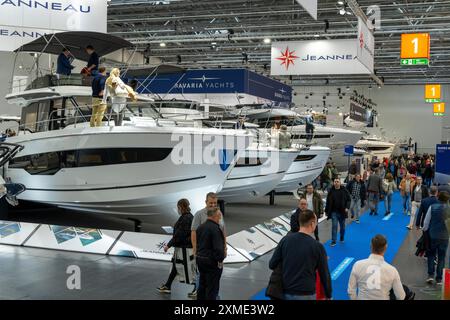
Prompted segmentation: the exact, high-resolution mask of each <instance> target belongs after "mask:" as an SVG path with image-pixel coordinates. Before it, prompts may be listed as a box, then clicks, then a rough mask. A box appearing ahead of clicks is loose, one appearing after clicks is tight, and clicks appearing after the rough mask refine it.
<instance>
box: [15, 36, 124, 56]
mask: <svg viewBox="0 0 450 320" xmlns="http://www.w3.org/2000/svg"><path fill="white" fill-rule="evenodd" d="M87 45H92V46H93V47H94V48H95V52H97V54H98V55H99V56H104V55H107V54H109V53H111V52H114V51H117V50H119V49H123V48H129V47H132V46H133V44H132V43H131V42H129V41H127V40H125V39H122V38H119V37H116V36H113V35H110V34H107V33H101V32H87V31H68V32H59V33H52V34H46V35H43V36H42V37H40V38H38V39H36V40H34V41H32V42H29V43H27V44H24V45H23V46H21V47H20V48H18V49H16V50H14V51H15V52H20V51H25V52H42V53H50V54H55V55H58V54H60V53H61V52H62V49H63V48H64V47H65V48H67V49H68V50H69V51H70V52H71V54H72V55H73V56H74V57H75V58H77V59H79V60H83V61H88V60H89V55H88V54H87V53H86V51H85V48H86V46H87Z"/></svg>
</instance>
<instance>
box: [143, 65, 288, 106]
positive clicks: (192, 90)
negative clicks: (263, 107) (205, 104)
mask: <svg viewBox="0 0 450 320" xmlns="http://www.w3.org/2000/svg"><path fill="white" fill-rule="evenodd" d="M138 80H139V82H140V85H139V86H138V88H137V92H139V93H141V94H159V95H160V96H161V97H164V95H165V94H178V95H180V94H181V95H183V94H208V95H211V94H233V95H237V94H239V93H243V94H249V95H252V96H256V97H260V98H264V99H267V100H270V101H275V102H288V103H290V102H291V101H292V87H290V86H288V85H286V84H284V83H282V82H280V81H277V80H274V79H271V78H268V77H266V76H263V75H260V74H258V73H255V72H252V71H249V70H247V69H208V70H203V69H201V70H187V71H186V72H185V73H173V74H165V75H155V76H151V77H149V78H148V79H138ZM236 102H237V101H236Z"/></svg>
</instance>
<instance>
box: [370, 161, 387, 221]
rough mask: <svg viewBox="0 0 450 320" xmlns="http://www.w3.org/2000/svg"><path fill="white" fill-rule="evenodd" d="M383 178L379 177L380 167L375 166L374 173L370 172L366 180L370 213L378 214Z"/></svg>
mask: <svg viewBox="0 0 450 320" xmlns="http://www.w3.org/2000/svg"><path fill="white" fill-rule="evenodd" d="M382 191H383V179H381V177H380V169H379V168H378V167H377V168H376V169H375V173H374V174H371V175H370V177H369V179H368V180H367V194H368V199H367V200H368V201H369V208H370V215H375V216H377V215H378V202H379V201H380V198H381V197H382Z"/></svg>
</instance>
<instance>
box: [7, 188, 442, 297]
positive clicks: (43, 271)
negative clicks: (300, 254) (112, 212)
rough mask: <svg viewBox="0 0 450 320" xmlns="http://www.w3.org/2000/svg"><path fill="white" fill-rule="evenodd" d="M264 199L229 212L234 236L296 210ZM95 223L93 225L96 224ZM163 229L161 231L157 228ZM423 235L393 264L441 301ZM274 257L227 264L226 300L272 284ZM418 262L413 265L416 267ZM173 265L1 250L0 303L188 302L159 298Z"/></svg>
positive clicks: (116, 223)
mask: <svg viewBox="0 0 450 320" xmlns="http://www.w3.org/2000/svg"><path fill="white" fill-rule="evenodd" d="M267 203H268V199H267V198H264V199H262V200H260V201H257V202H255V203H252V204H245V205H244V204H236V205H229V206H228V207H227V213H226V222H227V228H228V232H229V234H232V233H235V232H238V231H240V230H243V229H245V228H248V227H250V226H253V225H256V224H257V223H260V222H263V221H264V220H267V219H269V218H273V217H276V216H278V215H280V214H282V213H284V212H287V211H289V210H291V209H292V208H293V207H295V205H296V200H294V199H293V198H292V197H291V196H278V197H277V198H276V205H275V206H268V205H267ZM38 213H39V215H37V214H36V213H34V217H33V213H27V214H19V213H16V214H12V215H11V216H10V218H11V219H12V220H13V219H14V218H16V219H19V218H21V220H27V221H36V220H38V221H40V222H43V221H47V222H50V223H55V224H57V223H60V224H65V225H79V226H91V227H103V228H110V229H124V230H132V229H133V224H132V223H131V222H129V221H121V220H119V219H115V218H110V217H89V216H88V217H86V216H83V215H74V214H73V213H70V212H50V213H48V212H47V213H42V212H39V211H38ZM92 224H93V225H92ZM155 226H157V223H156V222H155V221H148V222H145V223H144V226H143V231H149V230H153V229H155V228H156V227H155ZM158 228H159V227H158ZM319 230H320V234H321V241H322V242H326V241H328V240H329V235H330V225H329V223H328V222H326V221H325V222H323V223H322V224H321V225H320V228H319ZM418 235H419V234H418V232H415V231H412V232H411V233H410V234H409V235H408V237H407V238H406V240H405V242H404V243H403V245H402V247H401V249H400V250H399V252H398V254H397V256H396V258H395V260H394V265H395V266H396V267H397V268H398V270H399V272H400V274H401V277H402V280H403V282H404V283H406V284H407V285H408V286H410V287H411V289H413V290H414V291H415V292H416V294H417V296H416V298H417V299H424V300H425V299H426V300H428V299H439V297H440V291H439V288H436V287H435V286H428V285H426V284H425V283H424V279H425V277H426V262H425V260H421V259H420V258H417V257H413V258H412V257H411V256H412V252H414V248H415V243H416V240H417V238H418ZM270 257H271V253H269V254H267V255H265V256H263V257H261V258H259V259H257V260H256V261H254V262H252V263H249V264H239V265H228V266H226V267H225V269H224V274H223V277H222V281H221V293H220V295H221V298H222V299H224V300H228V299H242V300H247V299H249V298H250V297H251V296H253V295H254V294H256V293H257V292H258V291H260V290H261V289H263V288H264V287H265V286H266V285H267V281H268V278H269V275H270V271H269V269H268V260H269V259H270ZM412 259H414V261H415V262H414V263H411V261H412ZM71 265H77V266H79V267H80V269H81V290H69V289H67V285H66V281H67V279H68V277H69V274H67V273H66V270H67V267H68V266H71ZM169 268H170V265H169V263H163V262H156V261H148V260H137V259H132V258H121V257H109V256H102V255H93V254H80V253H70V252H62V251H53V250H44V249H32V248H23V247H14V246H0V288H2V290H0V299H90V300H92V299H186V298H187V293H188V292H189V291H190V290H191V288H192V287H191V286H187V285H184V284H179V283H174V285H173V287H172V295H162V294H159V293H158V292H157V291H156V290H155V288H156V287H157V286H158V285H160V284H161V283H162V282H164V281H165V279H166V277H167V275H168V272H169Z"/></svg>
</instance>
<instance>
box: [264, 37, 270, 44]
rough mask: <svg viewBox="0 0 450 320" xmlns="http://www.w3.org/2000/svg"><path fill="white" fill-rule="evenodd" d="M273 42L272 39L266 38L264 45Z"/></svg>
mask: <svg viewBox="0 0 450 320" xmlns="http://www.w3.org/2000/svg"><path fill="white" fill-rule="evenodd" d="M271 42H272V40H271V39H270V38H265V39H264V43H266V44H269V43H271Z"/></svg>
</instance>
